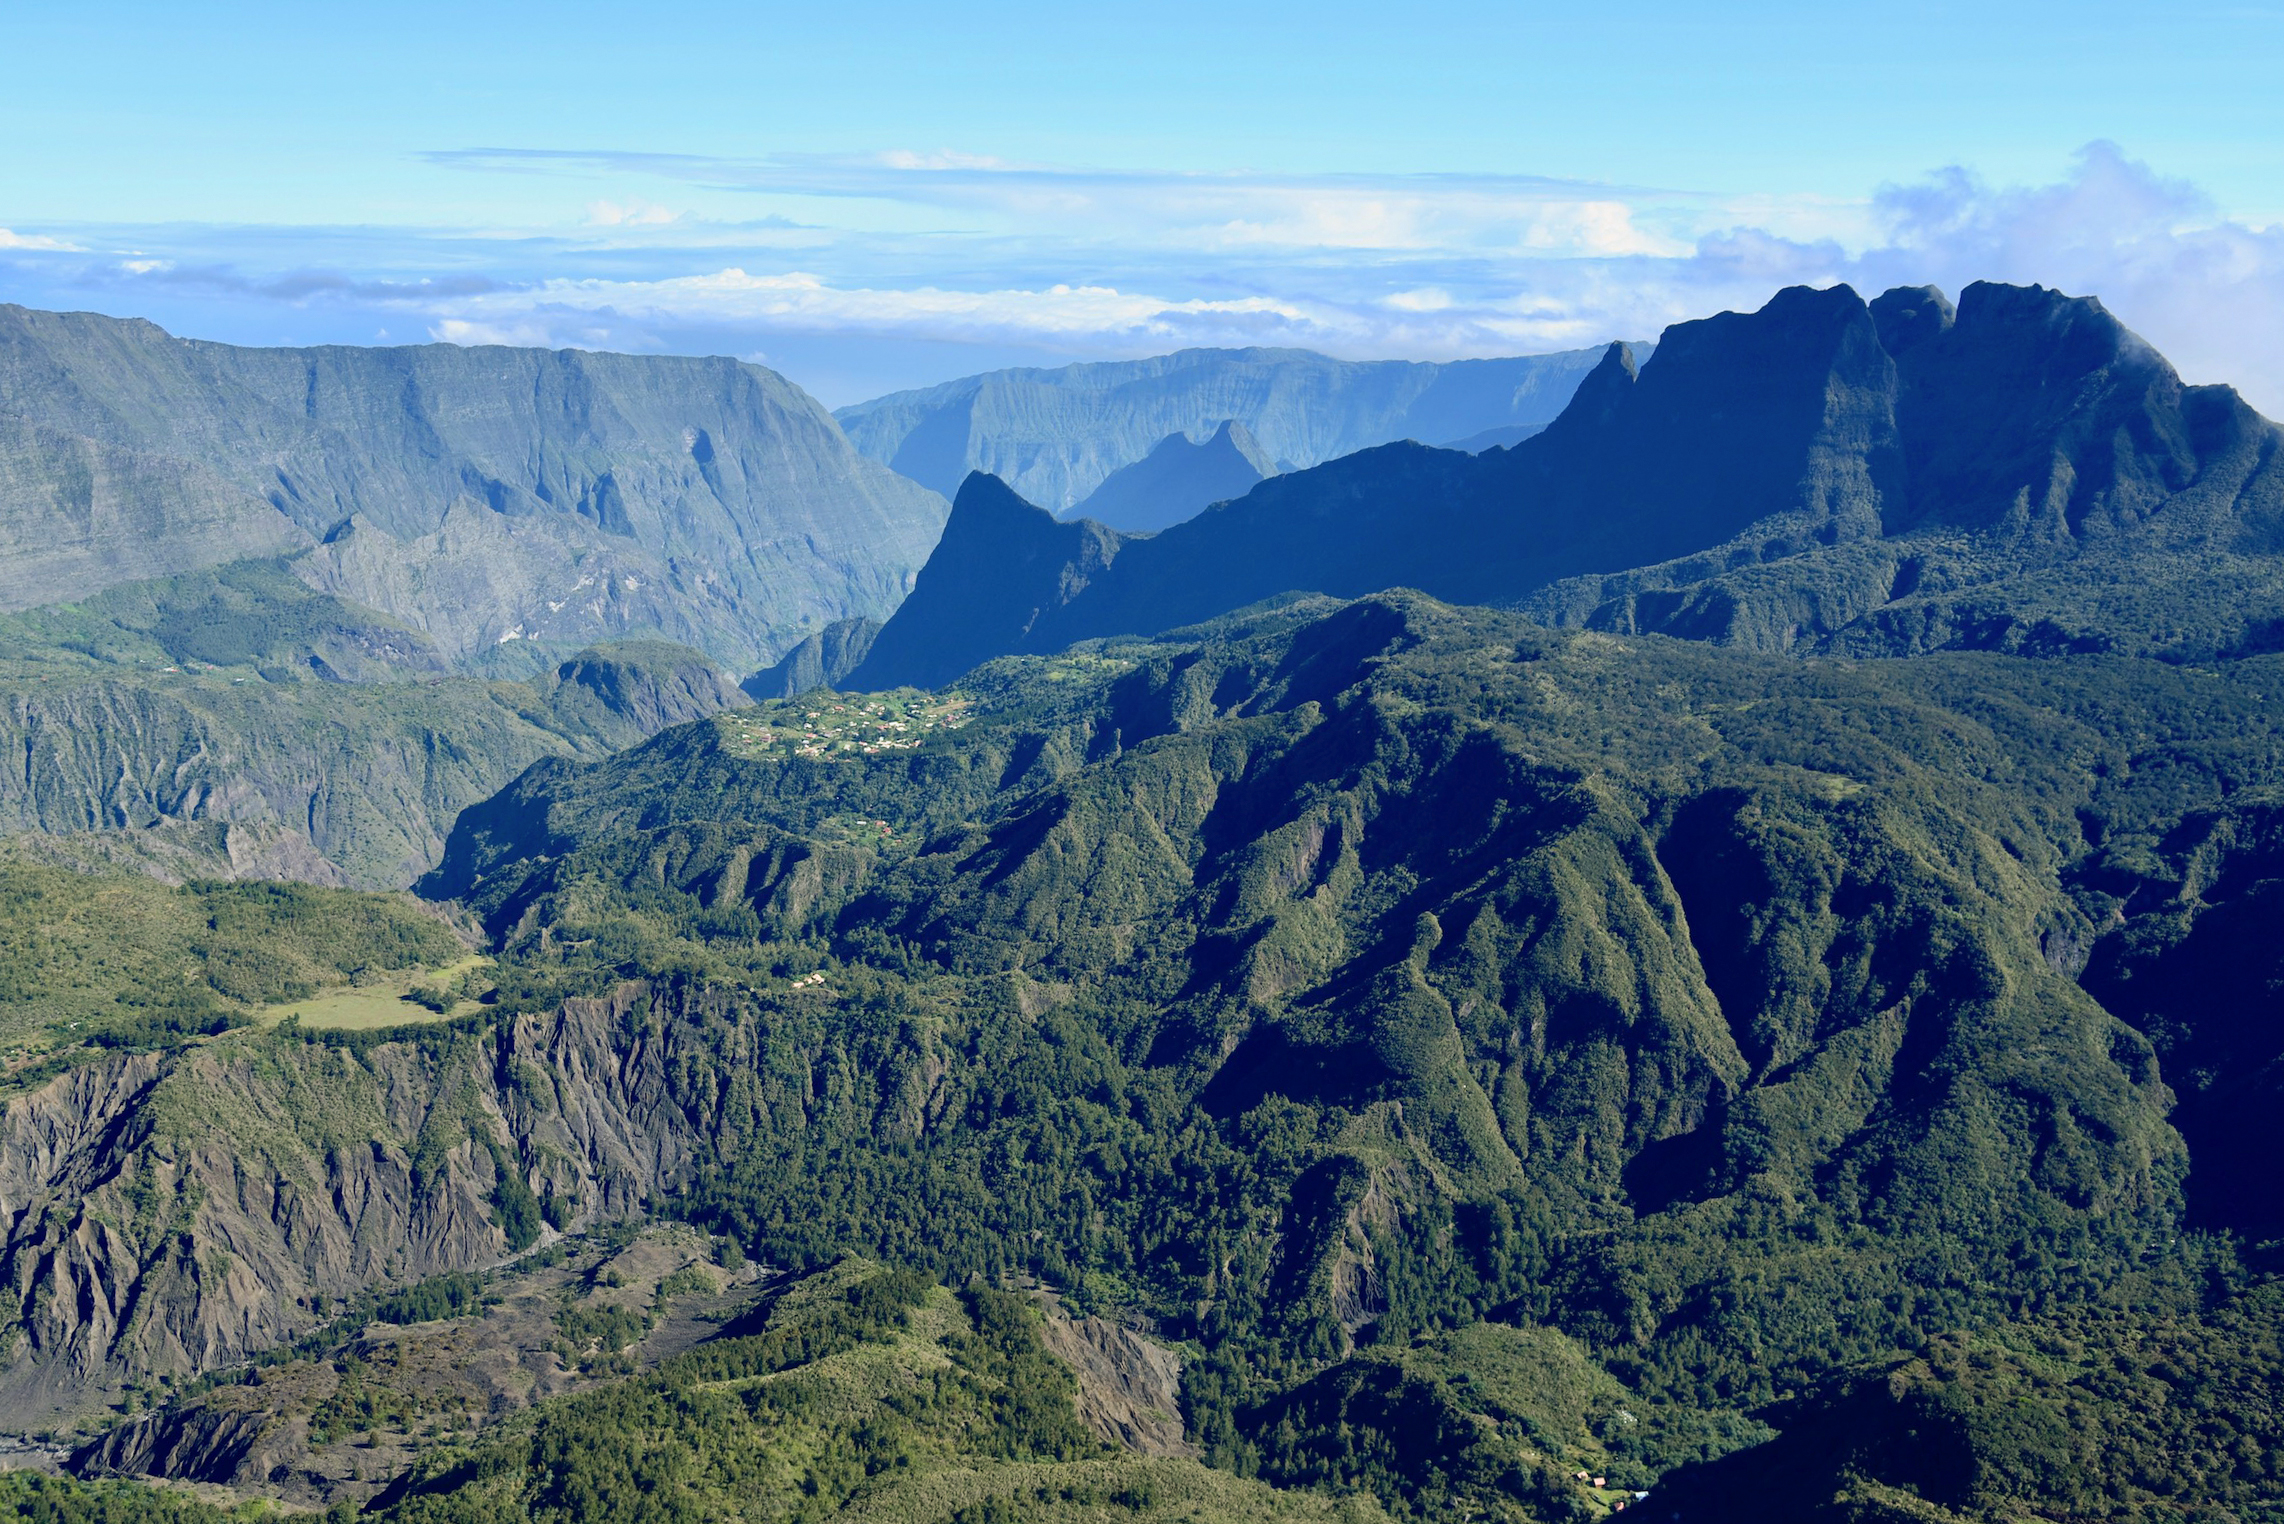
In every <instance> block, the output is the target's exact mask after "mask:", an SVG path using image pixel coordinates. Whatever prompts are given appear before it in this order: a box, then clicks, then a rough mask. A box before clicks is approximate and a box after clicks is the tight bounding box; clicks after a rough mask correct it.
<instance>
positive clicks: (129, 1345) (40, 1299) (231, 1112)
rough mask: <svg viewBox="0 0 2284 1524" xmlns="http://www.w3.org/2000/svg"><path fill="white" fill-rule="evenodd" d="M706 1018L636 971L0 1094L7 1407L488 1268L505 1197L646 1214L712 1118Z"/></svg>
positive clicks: (240, 1036) (225, 1359) (682, 1168)
mask: <svg viewBox="0 0 2284 1524" xmlns="http://www.w3.org/2000/svg"><path fill="white" fill-rule="evenodd" d="M701 1014H702V1012H700V1011H699V1010H697V1009H695V1008H692V1009H690V1010H679V1009H678V1010H677V1011H676V1012H675V1013H674V1017H673V1018H672V1019H669V1017H668V1015H667V1014H666V1013H665V1012H663V1011H660V1010H657V1009H655V1008H654V1005H653V997H652V995H651V992H650V991H649V990H648V989H647V988H645V987H644V986H641V985H628V986H625V987H623V988H622V989H620V990H619V991H618V992H617V993H616V994H615V995H613V996H611V997H610V998H608V999H597V1000H573V1001H569V1002H566V1003H565V1004H564V1005H563V1006H562V1007H561V1008H559V1009H557V1010H555V1011H553V1012H550V1013H548V1014H546V1015H544V1016H530V1017H522V1018H518V1019H516V1020H514V1021H512V1022H508V1023H504V1024H502V1025H501V1026H499V1027H497V1028H496V1029H494V1030H492V1031H490V1032H488V1033H486V1034H484V1035H483V1036H482V1037H480V1038H477V1037H458V1038H455V1037H452V1036H450V1035H440V1036H438V1037H437V1038H435V1039H433V1040H431V1041H428V1042H409V1041H408V1042H395V1043H384V1044H382V1045H380V1046H377V1047H369V1048H366V1049H364V1050H363V1051H359V1050H357V1049H356V1048H353V1047H349V1046H327V1045H323V1044H319V1043H316V1042H308V1041H304V1040H302V1039H301V1038H299V1037H298V1036H294V1035H291V1034H290V1033H289V1034H259V1033H237V1034H231V1035H230V1036H228V1037H225V1038H221V1039H217V1040H214V1041H211V1042H208V1043H205V1044H200V1045H194V1046H191V1047H187V1048H183V1049H179V1050H176V1051H175V1052H173V1053H170V1054H165V1055H158V1054H139V1055H133V1056H126V1057H117V1058H112V1059H108V1060H103V1061H98V1062H93V1063H89V1064H86V1065H84V1066H82V1067H80V1068H78V1069H75V1070H73V1071H72V1072H70V1073H69V1074H66V1075H64V1076H62V1077H60V1078H58V1079H56V1080H53V1081H51V1082H50V1083H48V1084H47V1085H45V1086H44V1087H42V1088H40V1089H38V1090H35V1091H33V1092H31V1093H29V1094H24V1095H20V1096H18V1097H16V1098H14V1099H12V1100H10V1101H8V1102H7V1103H6V1106H5V1108H4V1109H0V1222H4V1223H5V1225H6V1226H5V1232H6V1238H5V1241H4V1242H0V1289H4V1290H5V1291H6V1292H8V1293H9V1294H11V1295H12V1296H13V1297H14V1298H15V1299H16V1304H17V1307H18V1309H19V1313H20V1318H19V1319H18V1321H17V1323H16V1325H15V1326H12V1328H11V1330H10V1332H9V1335H8V1337H9V1340H10V1348H9V1351H8V1353H9V1363H8V1367H7V1369H6V1371H5V1372H4V1373H0V1406H4V1407H5V1408H6V1410H7V1411H9V1412H10V1413H11V1414H13V1415H15V1416H16V1417H18V1418H19V1419H21V1420H22V1421H25V1422H30V1421H33V1420H34V1419H35V1418H36V1417H37V1416H38V1415H39V1414H41V1413H44V1412H49V1411H55V1412H62V1411H67V1410H72V1411H76V1410H82V1409H84V1408H86V1407H88V1406H90V1405H93V1404H96V1403H99V1402H100V1401H102V1400H104V1399H105V1396H106V1394H107V1393H109V1392H111V1391H113V1390H115V1389H116V1387H117V1386H118V1384H119V1383H120V1382H122V1381H125V1380H129V1379H141V1378H144V1377H148V1376H152V1375H160V1374H171V1375H175V1376H188V1375H191V1374H195V1373H197V1372H199V1371H204V1370H210V1369H213V1368H214V1367H216V1366H219V1365H225V1364H229V1363H231V1362H233V1361H236V1360H239V1359H243V1358H244V1357H245V1356H247V1355H249V1354H251V1353H253V1352H255V1351H257V1350H261V1349H266V1348H269V1347H271V1346H274V1345H276V1344H278V1343H280V1342H284V1341H287V1340H290V1339H291V1338H293V1337H294V1336H296V1335H298V1334H300V1333H302V1332H304V1331H306V1330H307V1329H309V1328H310V1327H312V1326H314V1325H315V1324H317V1323H319V1322H321V1321H323V1320H324V1318H325V1317H326V1316H328V1315H329V1314H330V1310H331V1309H332V1307H333V1306H335V1305H336V1304H337V1303H338V1302H339V1301H340V1300H341V1299H343V1298H346V1297H348V1296H350V1295H352V1294H354V1293H356V1292H358V1291H360V1290H362V1289H365V1288H368V1287H371V1286H375V1285H384V1286H385V1285H390V1284H398V1283H404V1282H409V1281H414V1280H418V1279H420V1278H421V1277H423V1276H427V1275H432V1274H435V1273H438V1272H440V1271H446V1270H460V1269H467V1268H470V1267H475V1266H482V1265H486V1264H489V1263H491V1262H493V1261H495V1260H498V1259H499V1258H501V1257H502V1256H503V1255H504V1254H505V1253H506V1252H507V1251H508V1249H509V1247H510V1240H509V1238H508V1235H507V1230H506V1228H505V1227H504V1226H503V1223H504V1222H506V1221H507V1220H509V1219H508V1214H507V1213H506V1212H505V1211H503V1210H502V1203H503V1202H506V1201H508V1200H510V1199H514V1198H517V1197H518V1195H519V1192H521V1191H528V1192H530V1193H531V1195H532V1196H533V1197H536V1198H537V1199H538V1200H539V1201H540V1202H542V1203H544V1204H545V1210H546V1212H547V1214H548V1215H549V1216H551V1217H552V1218H553V1219H554V1220H555V1221H557V1222H559V1223H561V1224H562V1225H563V1226H565V1227H566V1228H576V1227H579V1226H582V1225H585V1224H591V1223H594V1222H597V1221H608V1220H611V1219H614V1218H618V1217H622V1216H626V1215H630V1214H634V1213H637V1212H639V1211H640V1210H641V1209H642V1206H643V1203H644V1202H645V1201H647V1200H648V1199H649V1198H650V1197H651V1196H652V1195H654V1194H655V1193H657V1192H658V1191H660V1190H661V1189H663V1188H665V1187H667V1186H669V1185H671V1184H673V1183H675V1182H677V1181H679V1180H682V1179H684V1178H686V1177H687V1175H688V1174H689V1172H690V1171H691V1170H692V1169H693V1168H694V1167H695V1165H696V1164H697V1163H699V1162H700V1161H702V1160H705V1159H709V1158H712V1157H713V1156H714V1149H715V1148H716V1146H717V1142H718V1140H719V1138H720V1136H721V1131H722V1121H723V1118H722V1116H721V1115H720V1101H719V1099H718V1098H716V1097H713V1096H710V1095H707V1094H702V1093H699V1092H698V1091H697V1090H695V1089H694V1088H692V1087H690V1086H689V1085H688V1084H687V1083H686V1082H685V1075H684V1072H683V1071H684V1070H685V1069H686V1067H687V1061H688V1058H689V1056H690V1055H689V1049H690V1047H691V1045H692V1044H693V1043H695V1042H697V1041H698V1040H699V1034H700V1032H701V1031H702V1029H703V1023H702V1022H701V1021H698V1020H696V1019H694V1018H696V1017H698V1016H700V1015H701Z"/></svg>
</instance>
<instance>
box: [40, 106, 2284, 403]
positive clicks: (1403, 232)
mask: <svg viewBox="0 0 2284 1524" xmlns="http://www.w3.org/2000/svg"><path fill="white" fill-rule="evenodd" d="M432 158H433V160H434V161H435V162H436V163H438V164H442V165H448V166H450V167H452V168H454V169H458V170H463V171H467V172H471V173H486V174H515V175H529V176H541V177H549V178H554V179H560V180H561V181H562V182H563V185H564V196H563V205H564V219H563V221H562V222H561V223H560V224H559V225H557V226H554V227H527V228H426V229H371V228H361V229H301V230H295V229H227V228H223V229H216V228H137V229H86V228H76V227H60V228H43V229H36V230H33V231H32V232H31V233H29V234H28V235H17V234H10V235H6V236H5V237H0V279H5V280H6V281H7V289H8V291H9V292H10V294H12V295H14V296H15V298H16V299H18V300H33V299H37V298H38V297H39V296H40V294H41V293H43V292H52V293H55V294H56V296H57V298H58V301H59V303H60V301H61V300H63V299H66V298H68V296H69V293H72V292H85V291H88V290H90V289H93V290H96V291H99V292H102V293H106V294H107V295H106V301H107V304H108V305H111V306H112V307H113V308H114V309H115V310H143V307H140V306H137V305H136V304H137V303H143V304H145V305H146V306H149V307H150V309H151V311H152V315H154V316H162V317H165V318H168V319H170V320H172V321H174V322H176V323H178V324H180V323H184V322H185V321H186V320H187V321H189V324H190V326H192V327H194V328H197V327H199V325H200V323H201V322H203V323H204V324H205V327H204V330H203V331H207V332H211V333H214V334H215V336H224V337H227V336H236V333H237V332H238V331H239V330H236V329H231V328H230V326H229V325H230V323H237V324H239V325H240V329H247V328H253V327H254V318H253V317H252V316H249V315H250V314H267V315H268V316H266V317H263V318H262V323H263V324H264V326H261V327H260V328H258V329H257V330H256V331H258V332H259V333H261V335H262V336H263V337H264V339H265V340H266V341H273V342H274V341H275V337H276V335H277V334H278V332H279V331H280V330H281V329H283V330H286V331H288V332H299V333H304V334H306V335H307V336H309V337H311V338H316V337H337V336H340V335H341V334H342V333H350V332H358V331H361V332H362V333H363V334H364V335H365V336H366V337H368V338H369V337H370V336H371V335H372V334H374V333H375V332H377V331H378V330H379V329H382V328H386V329H387V330H388V331H390V332H394V333H402V332H404V331H406V330H407V329H408V328H409V329H410V330H412V331H416V332H425V333H427V334H428V335H430V336H432V337H435V338H440V339H448V340H452V341H454V342H462V343H478V342H483V343H501V342H506V343H533V344H549V345H573V346H586V347H607V348H626V349H636V350H643V349H660V348H672V349H690V348H705V349H710V350H714V351H716V352H723V353H731V354H754V353H763V354H768V355H772V356H780V357H782V356H788V355H790V356H794V357H796V358H797V359H799V361H800V363H798V364H792V363H787V368H788V369H789V370H791V371H792V373H793V374H794V375H795V378H796V379H799V380H803V381H805V382H810V383H812V384H816V385H818V386H819V388H820V390H821V391H823V392H824V393H825V394H826V395H827V398H828V400H831V401H845V400H853V398H852V397H851V396H850V395H848V393H847V388H850V387H860V386H861V387H866V388H872V389H884V388H885V386H886V385H902V384H920V383H922V382H925V381H929V380H935V379H941V378H942V377H943V376H944V375H947V374H952V373H956V370H955V368H956V367H966V368H980V367H981V366H982V365H983V364H986V363H1010V362H1011V361H1015V360H1023V361H1030V362H1041V361H1045V362H1052V361H1055V360H1058V359H1074V358H1089V357H1101V356H1110V355H1131V354H1138V353H1148V352H1154V351H1158V350H1163V349H1168V348H1174V347H1178V346H1181V345H1186V344H1293V345H1305V346H1310V347H1316V348H1322V349H1326V350H1330V351H1333V352H1335V353H1340V354H1345V355H1352V356H1371V355H1387V356H1406V357H1415V358H1451V357H1457V356H1462V355H1473V354H1493V353H1516V352H1523V351H1528V350H1534V349H1551V348H1567V347H1573V346H1578V345H1584V344H1592V343H1597V342H1600V341H1603V340H1605V339H1609V338H1612V337H1650V336H1654V335H1655V334H1656V332H1657V331H1658V330H1659V329H1660V328H1662V327H1663V326H1664V325H1665V324H1666V323H1669V322H1672V321H1675V320H1678V319H1682V318H1688V317H1696V316H1702V315H1704V314H1706V313H1708V312H1713V311H1718V310H1721V309H1723V308H1741V307H1751V306H1757V305H1759V304H1760V303H1761V302H1762V301H1765V300H1766V299H1767V297H1768V296H1769V294H1770V293H1771V292H1772V291H1774V290H1775V289H1776V288H1777V287H1779V286H1783V285H1788V284H1795V283H1808V284H1828V283H1830V282H1834V281H1842V280H1845V281H1848V282H1851V283H1853V284H1855V285H1856V286H1857V287H1858V288H1859V289H1861V290H1864V291H1866V292H1867V293H1869V292H1873V291H1877V290H1880V289H1884V288H1885V287H1886V286H1889V285H1894V284H1900V283H1906V282H1908V283H1919V282H1924V281H1933V282H1935V283H1937V284H1940V285H1944V286H1946V287H1947V288H1949V289H1951V290H1952V291H1953V292H1956V291H1957V290H1958V288H1959V287H1961V286H1963V285H1965V284H1966V283H1968V282H1970V281H1973V280H1978V279H1995V280H2008V281H2019V282H2031V281H2036V282H2042V283H2044V284H2048V285H2054V286H2059V287H2061V288H2063V289H2065V290H2069V291H2072V292H2077V293H2091V294H2095V295H2099V296H2101V297H2103V298H2104V299H2105V300H2106V301H2107V302H2108V303H2109V305H2110V306H2111V307H2112V308H2113V310H2115V311H2117V312H2118V313H2119V314H2120V315H2121V316H2122V317H2123V318H2124V319H2125V320H2126V321H2127V322H2128V323H2129V324H2132V325H2133V326H2134V327H2136V328H2137V329H2139V330H2140V331H2141V332H2142V333H2143V334H2144V335H2145V336H2146V337H2147V338H2149V339H2150V340H2151V341H2152V342H2153V343H2155V344H2156V345H2157V346H2158V347H2159V348H2160V349H2162V350H2164V351H2165V352H2166V353H2167V354H2169V355H2171V356H2172V357H2173V358H2174V360H2175V361H2176V363H2178V364H2179V365H2181V367H2182V369H2183V370H2184V372H2185V373H2186V374H2187V375H2189V377H2190V378H2191V379H2192V380H2200V381H2205V380H2225V381H2231V382H2235V383H2237V384H2238V385H2239V386H2240V387H2242V388H2243V389H2244V390H2245V392H2246V393H2247V395H2248V396H2249V397H2250V398H2251V399H2252V400H2253V401H2254V403H2255V404H2256V405H2258V406H2261V407H2263V408H2264V409H2266V410H2267V411H2269V412H2270V413H2272V414H2284V229H2278V228H2260V227H2253V226H2249V225H2247V224H2244V223H2242V222H2238V221H2232V220H2231V219H2229V218H2227V217H2225V216H2222V215H2221V214H2220V213H2219V212H2217V211H2216V210H2215V209H2214V208H2213V207H2212V205H2211V204H2210V203H2209V202H2208V201H2207V199H2206V198H2205V197H2204V196H2203V195H2202V194H2200V193H2199V191H2198V190H2197V189H2196V187H2194V186H2193V185H2190V184H2188V183H2185V182H2183V181H2180V180H2178V179H2174V178H2170V177H2167V176H2165V175H2162V174H2160V173H2158V172H2156V171H2154V170H2152V169H2151V168H2150V167H2148V166H2147V165H2144V164H2140V163H2138V162H2136V161H2134V160H2132V159H2131V158H2129V157H2128V156H2127V155H2126V154H2124V153H2123V152H2122V151H2120V150H2119V149H2117V148H2115V147H2114V146H2111V145H2108V144H2094V145H2092V146H2090V147H2088V148H2087V149H2086V150H2084V151H2083V153H2081V155H2080V156H2079V157H2078V160H2077V161H2076V163H2075V164H2074V165H2073V166H2072V168H2071V169H2070V171H2069V172H2068V173H2067V174H2066V175H2064V176H2062V177H2061V178H2060V179H2058V180H2056V181H2055V182H2053V183H2051V184H2046V185H2032V186H1995V185H1991V184H1988V183H1985V182H1984V181H1982V180H1981V179H1979V178H1977V177H1976V176H1975V175H1973V174H1972V173H1970V172H1968V171H1966V170H1963V169H1946V170H1942V171H1940V172H1937V173H1933V174H1931V175H1929V176H1928V177H1926V178H1925V179H1923V180H1920V181H1917V182H1914V183H1911V184H1906V185H1894V186H1886V187H1879V188H1871V189H1867V192H1866V194H1865V195H1864V196H1863V197H1861V198H1860V199H1856V200H1834V199H1831V198H1810V197H1787V196H1781V195H1768V194H1757V195H1731V194H1725V193H1717V192H1711V191H1692V190H1675V189H1669V188H1662V187H1656V186H1624V185H1603V184H1588V183H1581V182H1574V181H1563V180H1553V179H1542V178H1533V177H1528V176H1484V175H1473V176H1468V175H1415V176H1378V177H1371V176H1313V177H1312V176H1294V175H1247V174H1238V173H1230V174H1219V175H1197V174H1172V173H1139V172H1125V171H1119V172H1099V171H1088V170H1079V169H1069V168H1061V167H1056V166H1051V165H1044V166H1043V165H1024V164H1009V163H1003V162H1000V161H996V160H992V159H988V158H981V157H977V156H972V155H963V154H957V153H919V152H914V153H905V154H883V155H871V156H846V157H809V158H787V159H774V160H767V161H733V160H723V159H711V158H702V157H696V156H679V155H658V154H619V153H609V152H590V153H563V152H533V151H524V150H513V149H472V150H462V151H457V152H453V153H446V154H438V155H434V156H432ZM835 208H841V209H842V210H839V211H836V210H835ZM11 240H13V241H11ZM106 249H116V250H125V249H132V250H134V252H133V253H132V254H127V253H123V252H122V253H105V252H102V251H103V250H106ZM281 253H285V254H290V255H291V256H292V257H291V258H290V260H289V259H284V258H280V257H279V255H280V254H281ZM78 299H81V300H84V297H81V298H78ZM202 304H203V305H202ZM201 314H204V317H201ZM186 315H187V319H186ZM224 315H227V316H228V321H227V322H226V321H223V317H224ZM208 319H212V321H208ZM328 324H332V325H333V326H332V327H327V326H326V325H328ZM359 325H362V327H361V330H360V328H359ZM858 354H873V355H877V356H879V357H880V358H879V361H878V363H877V364H871V363H868V364H865V365H845V364H843V363H842V361H843V360H844V359H845V358H846V357H847V356H852V355H858ZM979 357H987V358H979ZM779 363H786V362H785V361H783V360H780V361H779ZM860 372H861V375H860V374H859V373H860ZM836 387H838V388H841V391H840V394H838V395H836V394H835V388H836Z"/></svg>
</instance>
